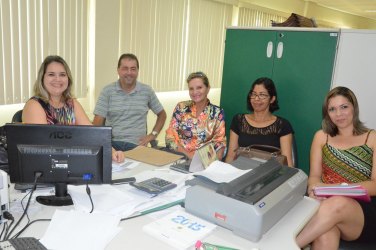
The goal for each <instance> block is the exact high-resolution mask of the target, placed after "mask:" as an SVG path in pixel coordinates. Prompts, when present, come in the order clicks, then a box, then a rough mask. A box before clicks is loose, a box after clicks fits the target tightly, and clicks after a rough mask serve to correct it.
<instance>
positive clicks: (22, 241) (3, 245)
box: [0, 237, 47, 250]
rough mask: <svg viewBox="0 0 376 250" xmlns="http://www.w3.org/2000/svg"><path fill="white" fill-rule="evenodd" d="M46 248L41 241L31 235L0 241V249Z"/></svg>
mask: <svg viewBox="0 0 376 250" xmlns="http://www.w3.org/2000/svg"><path fill="white" fill-rule="evenodd" d="M28 249H30V250H47V248H46V247H45V246H43V244H42V243H40V242H39V240H37V239H36V238H33V237H22V238H16V239H10V240H6V241H2V242H0V250H28Z"/></svg>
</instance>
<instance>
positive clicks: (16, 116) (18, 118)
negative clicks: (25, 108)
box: [12, 109, 22, 123]
mask: <svg viewBox="0 0 376 250" xmlns="http://www.w3.org/2000/svg"><path fill="white" fill-rule="evenodd" d="M16 122H22V109H21V110H18V111H17V112H16V113H15V114H14V115H13V118H12V123H16Z"/></svg>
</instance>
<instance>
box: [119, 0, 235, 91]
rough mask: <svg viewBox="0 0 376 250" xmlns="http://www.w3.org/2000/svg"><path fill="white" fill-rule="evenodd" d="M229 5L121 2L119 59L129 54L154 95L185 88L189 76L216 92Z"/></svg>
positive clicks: (185, 0) (188, 0) (182, 0)
mask: <svg viewBox="0 0 376 250" xmlns="http://www.w3.org/2000/svg"><path fill="white" fill-rule="evenodd" d="M231 14H232V6H231V5H229V4H225V3H220V2H215V1H207V0H153V1H151V0H125V1H121V13H120V16H121V17H120V41H119V55H120V54H122V53H134V54H135V55H136V56H137V57H138V59H139V61H140V72H139V79H140V80H141V81H142V82H144V83H147V84H149V85H150V86H152V88H153V89H154V90H155V91H159V92H162V91H175V90H183V89H186V83H185V79H186V77H187V76H188V74H189V73H191V72H192V71H198V70H201V71H204V72H205V73H206V74H207V75H208V77H209V81H210V82H211V83H212V86H213V87H220V85H221V77H222V64H223V58H222V57H223V48H224V38H225V27H226V26H229V25H230V24H231Z"/></svg>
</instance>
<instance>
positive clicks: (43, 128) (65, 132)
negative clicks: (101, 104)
mask: <svg viewBox="0 0 376 250" xmlns="http://www.w3.org/2000/svg"><path fill="white" fill-rule="evenodd" d="M5 132H6V138H7V144H8V161H9V175H10V180H11V182H13V183H33V182H34V181H35V176H36V174H37V173H38V175H40V177H39V178H38V180H37V183H50V184H54V185H55V195H54V196H53V197H37V201H38V202H40V203H43V204H46V205H70V204H72V200H71V199H70V196H69V194H68V193H67V184H86V183H89V184H92V183H94V184H101V183H110V182H111V178H112V156H111V152H112V148H111V127H98V126H65V125H37V124H6V125H5ZM65 203H67V204H65Z"/></svg>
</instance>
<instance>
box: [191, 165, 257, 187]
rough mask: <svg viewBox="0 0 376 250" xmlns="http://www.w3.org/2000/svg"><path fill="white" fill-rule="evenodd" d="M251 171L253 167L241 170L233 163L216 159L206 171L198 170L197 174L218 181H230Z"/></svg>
mask: <svg viewBox="0 0 376 250" xmlns="http://www.w3.org/2000/svg"><path fill="white" fill-rule="evenodd" d="M249 171H251V169H248V170H241V169H238V168H236V167H234V166H232V165H231V164H228V163H224V162H221V161H214V162H212V163H211V164H210V165H209V167H208V168H206V169H205V170H204V171H201V172H196V173H195V176H204V177H206V178H208V179H210V180H212V181H214V182H217V183H228V182H230V181H232V180H234V179H236V178H238V177H240V176H242V175H243V174H245V173H247V172H249Z"/></svg>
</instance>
